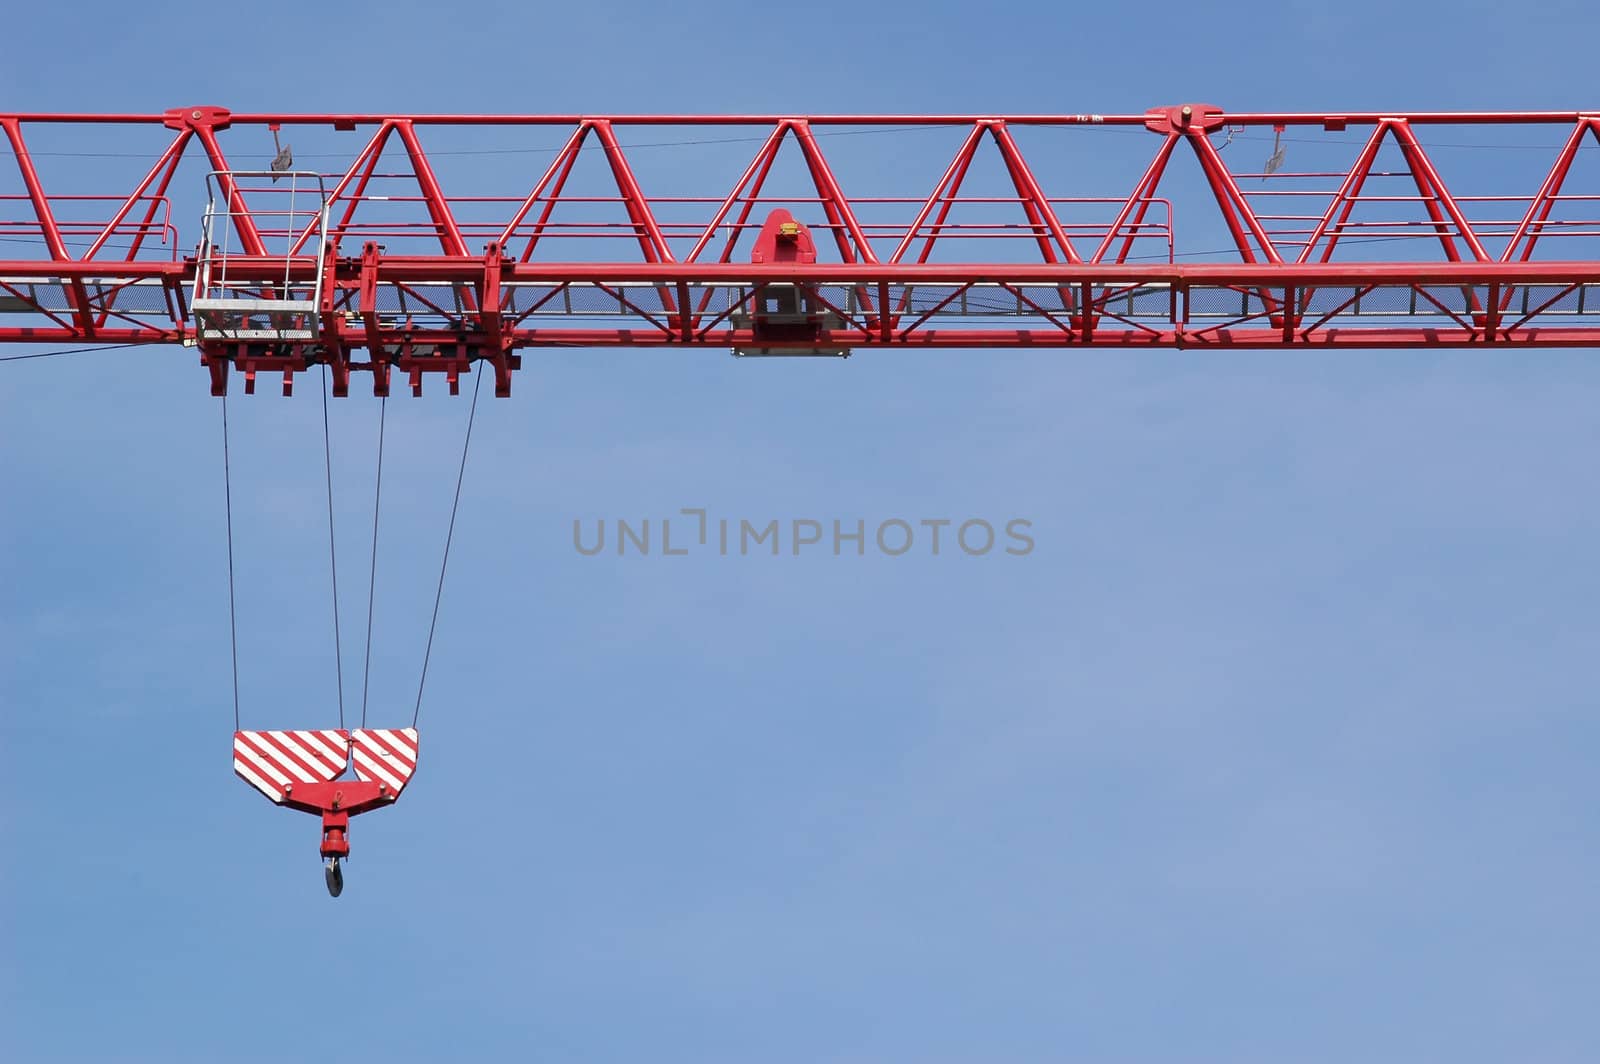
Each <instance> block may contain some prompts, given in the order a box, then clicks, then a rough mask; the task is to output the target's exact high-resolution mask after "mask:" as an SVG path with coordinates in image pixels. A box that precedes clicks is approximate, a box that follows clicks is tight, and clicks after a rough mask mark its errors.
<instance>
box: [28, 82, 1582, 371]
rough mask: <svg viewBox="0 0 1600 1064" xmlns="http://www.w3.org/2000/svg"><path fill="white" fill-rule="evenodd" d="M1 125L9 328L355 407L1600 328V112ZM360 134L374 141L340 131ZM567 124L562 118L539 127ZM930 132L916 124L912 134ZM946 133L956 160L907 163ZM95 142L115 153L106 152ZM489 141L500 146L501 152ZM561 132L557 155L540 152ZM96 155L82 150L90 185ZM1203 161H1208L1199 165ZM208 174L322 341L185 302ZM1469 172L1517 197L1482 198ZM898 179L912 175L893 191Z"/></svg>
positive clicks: (278, 288)
mask: <svg viewBox="0 0 1600 1064" xmlns="http://www.w3.org/2000/svg"><path fill="white" fill-rule="evenodd" d="M272 127H276V128H281V129H284V130H288V131H291V132H292V133H293V138H294V141H295V147H296V149H297V151H300V152H302V153H304V154H303V155H302V159H303V160H314V161H315V165H316V166H317V169H318V172H319V173H320V174H321V180H322V181H323V182H324V184H325V187H326V188H327V189H329V190H331V191H330V192H329V194H328V196H329V198H328V222H327V247H326V252H325V254H318V251H319V230H318V227H317V224H316V223H315V222H313V223H312V224H310V225H307V224H305V222H304V219H303V215H296V214H295V213H293V212H292V211H285V210H283V209H281V207H280V206H279V204H280V203H281V200H282V197H283V194H284V190H283V189H282V188H280V187H278V186H277V185H276V184H275V183H272V184H268V183H266V182H265V181H263V180H260V179H253V178H250V177H248V176H235V175H236V174H240V175H243V172H244V171H247V170H249V169H250V168H251V166H252V165H255V164H256V163H257V162H258V160H259V158H260V157H261V154H262V150H261V149H262V147H263V145H264V144H265V143H266V141H265V134H266V131H267V130H268V129H269V128H272ZM669 128H672V129H677V130H679V133H678V139H676V140H671V141H668V142H667V144H670V145H671V146H672V147H673V148H674V150H675V152H676V155H675V156H674V158H675V159H677V160H680V161H681V162H682V163H683V165H675V166H674V167H672V168H671V169H670V170H669V171H666V172H660V171H657V172H652V171H651V170H650V169H649V164H650V163H651V162H652V161H654V160H656V159H659V158H660V156H659V155H653V154H652V153H651V150H652V149H654V148H660V147H664V146H667V145H664V144H662V143H661V138H662V137H663V136H664V133H663V131H664V130H667V129H669ZM0 129H3V131H4V140H3V143H4V144H5V145H6V146H8V148H9V150H10V153H11V155H12V159H11V160H7V159H5V158H4V157H3V156H0V240H3V243H0V342H28V343H47V342H70V343H107V344H115V343H129V342H137V341H149V342H186V343H193V344H197V346H198V347H199V348H200V351H199V354H200V358H201V361H202V362H203V363H204V364H205V365H206V366H207V367H209V370H210V374H211V380H212V387H213V390H214V391H223V390H225V389H226V388H227V387H228V385H229V382H230V380H231V379H232V378H233V377H235V376H237V377H239V378H241V379H242V380H243V382H244V386H245V389H246V390H247V391H250V390H253V388H254V385H255V383H256V381H257V379H258V377H259V376H260V375H261V374H264V373H265V374H269V375H272V376H275V377H276V376H281V377H282V379H283V382H284V387H285V389H286V390H287V388H288V387H290V386H291V384H292V381H293V379H294V377H295V375H296V374H298V373H299V372H302V371H304V370H305V369H307V368H310V367H313V366H316V365H318V364H324V363H325V364H328V365H329V366H330V367H331V368H332V370H333V377H334V381H335V391H336V392H337V393H338V394H345V393H346V392H347V391H348V387H349V380H350V376H351V373H352V372H353V371H364V372H370V373H371V374H372V379H373V386H374V388H375V390H377V391H379V392H380V393H387V391H388V389H389V386H390V377H391V374H392V373H393V372H394V371H398V372H400V373H401V374H403V375H404V376H405V377H406V379H407V381H408V382H409V383H410V385H411V387H412V389H413V391H414V392H416V391H420V389H421V387H422V384H423V381H424V379H425V377H426V376H427V375H428V374H430V373H438V374H442V375H444V377H445V379H446V380H447V381H448V382H449V383H450V385H451V386H452V390H454V389H455V387H456V386H457V384H458V382H459V378H460V375H461V374H462V373H464V372H469V371H470V369H471V367H472V365H473V364H474V363H475V362H478V361H480V360H486V361H488V362H489V363H490V364H491V366H492V368H493V371H494V374H495V383H496V392H497V394H500V395H507V394H509V393H510V388H511V381H512V377H513V373H514V371H515V370H516V369H517V368H518V365H519V359H518V355H517V352H518V351H519V350H521V349H523V348H528V347H540V346H583V347H618V346H639V347H644V346H649V347H658V346H659V347H717V348H735V349H750V348H762V349H768V350H772V351H778V350H782V349H783V348H785V347H794V348H796V349H813V348H817V349H838V350H851V349H873V348H884V347H952V348H960V347H1048V348H1069V347H1085V346H1097V347H1179V348H1208V349H1209V348H1217V349H1226V348H1292V347H1461V346H1476V345H1494V346H1506V347H1549V346H1586V345H1597V344H1600V253H1597V252H1596V249H1597V248H1600V187H1595V186H1596V184H1597V183H1600V175H1597V173H1596V172H1595V170H1596V169H1600V168H1597V167H1593V166H1590V165H1589V164H1587V163H1586V162H1585V160H1586V159H1587V158H1588V156H1587V155H1586V154H1585V149H1590V153H1589V154H1591V155H1592V154H1593V149H1594V148H1595V146H1596V145H1600V111H1565V112H1557V111H1546V112H1525V113H1489V112H1469V113H1459V114H1439V113H1424V114H1401V113H1387V114H1386V113H1362V114H1357V113H1346V114H1337V113H1327V114H1293V113H1271V112H1246V113H1238V114H1234V113H1229V112H1226V111H1224V110H1222V109H1221V108H1218V107H1216V106H1212V105H1208V104H1189V105H1183V106H1175V107H1162V108H1155V109H1152V110H1150V111H1147V112H1144V113H1140V114H1121V115H1085V114H1077V115H1016V116H1002V115H977V116H974V115H890V116H866V115H715V116H694V115H614V116H592V115H591V116H583V115H544V116H500V115H415V116H392V115H391V116H382V115H341V114H318V115H279V114H232V113H230V112H229V111H227V110H225V109H223V108H218V107H193V108H177V109H174V110H171V111H168V112H165V113H163V114H159V115H139V114H113V115H95V114H60V115H46V114H0ZM355 130H366V131H368V135H367V136H366V138H365V139H363V140H359V141H357V142H355V143H350V142H349V141H347V140H344V139H341V138H342V137H343V135H344V134H347V133H349V132H350V131H355ZM97 131H98V132H97ZM107 131H109V132H107ZM541 131H544V132H545V133H557V134H559V140H557V141H556V143H554V144H552V145H550V146H549V148H548V149H545V148H537V149H535V148H529V147H528V146H527V145H528V140H527V138H528V137H529V136H531V135H537V134H539V133H540V132H541ZM1251 131H1256V135H1257V138H1258V139H1257V140H1256V143H1257V144H1259V143H1260V139H1259V138H1260V137H1265V139H1266V141H1267V142H1268V143H1271V142H1272V138H1273V132H1274V131H1282V132H1283V133H1284V135H1285V136H1286V137H1287V138H1288V140H1289V145H1288V146H1289V156H1290V158H1293V159H1299V158H1314V159H1315V160H1317V163H1316V164H1314V165H1313V166H1312V167H1311V168H1310V169H1307V168H1304V167H1302V168H1301V169H1300V170H1294V171H1284V170H1278V169H1277V167H1276V165H1274V166H1272V167H1268V168H1267V169H1268V170H1273V171H1275V172H1271V173H1266V172H1259V171H1258V170H1257V169H1256V168H1255V165H1254V160H1253V159H1251V158H1249V157H1245V158H1241V150H1242V149H1241V145H1240V144H1239V143H1235V135H1236V134H1240V133H1243V135H1244V137H1245V140H1246V143H1248V142H1249V138H1250V137H1251V135H1252V133H1251ZM913 135H914V136H915V137H920V138H921V139H920V140H914V141H907V140H905V139H903V138H905V137H908V136H913ZM936 135H937V136H945V137H947V138H948V141H949V144H950V147H949V148H947V149H944V150H943V151H934V152H932V153H931V154H930V153H929V152H927V151H926V150H921V149H920V148H919V150H918V151H917V152H914V153H908V152H906V151H905V150H903V149H904V146H905V145H907V144H914V145H916V146H926V145H929V144H933V143H934V140H935V138H936ZM97 136H108V137H112V138H114V139H115V140H116V142H117V145H118V149H117V150H116V151H108V152H106V153H105V154H106V161H102V160H94V161H92V162H90V163H87V164H86V163H84V162H83V161H82V157H83V156H94V155H95V154H96V147H97V144H98V141H97V139H96V137H97ZM139 137H148V139H147V140H146V141H145V142H144V143H145V144H146V146H147V148H148V150H147V152H146V153H145V154H144V155H142V156H140V155H139V153H138V152H128V151H125V150H123V146H124V145H127V144H131V143H132V141H133V140H135V139H137V138H139ZM318 137H321V138H322V140H321V141H317V139H316V138H318ZM450 137H455V138H456V139H457V140H458V141H459V140H461V139H462V138H464V137H465V138H471V139H469V140H468V143H469V145H470V146H469V147H468V148H467V149H466V151H468V152H477V153H479V154H494V153H502V154H505V155H507V156H508V158H509V159H510V161H509V162H506V161H502V163H501V164H500V165H498V166H497V167H495V168H494V170H493V174H494V175H495V176H494V181H495V183H496V184H498V185H500V186H501V191H503V192H504V193H505V194H504V195H482V194H478V192H477V189H478V188H479V187H481V185H482V184H483V180H478V179H477V171H473V170H466V171H464V170H463V168H462V167H461V166H460V165H459V163H458V160H456V159H455V157H454V156H455V155H456V154H457V152H456V151H455V150H453V149H442V148H440V147H439V146H438V144H439V143H440V141H441V140H443V139H446V138H450ZM1441 137H1443V138H1445V139H1446V141H1447V142H1446V143H1441V142H1440V139H1439V138H1441ZM490 138H499V139H497V140H493V144H494V145H495V146H494V147H489V148H484V147H483V146H482V145H484V144H485V143H489V140H490ZM744 139H748V140H749V141H750V142H751V143H752V144H753V145H755V154H754V155H753V156H743V155H742V153H739V154H740V159H739V160H738V161H737V162H734V163H732V164H730V163H729V162H728V161H727V160H726V158H725V157H724V156H725V155H726V151H727V149H726V148H722V149H719V148H718V146H719V145H726V144H727V143H728V142H729V141H730V140H744ZM308 141H310V142H311V143H309V144H308ZM1462 142H1467V143H1466V145H1465V146H1471V144H1474V143H1476V144H1479V145H1481V146H1485V147H1495V148H1507V147H1514V148H1519V149H1521V150H1522V154H1521V155H1520V156H1519V157H1520V158H1523V159H1530V160H1533V161H1534V162H1535V164H1536V170H1535V171H1533V172H1531V173H1529V174H1527V175H1511V174H1509V172H1507V173H1501V172H1500V171H1501V170H1505V169H1506V167H1504V166H1503V165H1502V164H1501V162H1500V161H1501V160H1505V159H1507V158H1509V157H1510V153H1506V152H1494V153H1487V154H1485V153H1479V154H1478V155H1477V156H1476V157H1474V158H1470V159H1468V160H1466V161H1467V162H1468V163H1470V165H1462V164H1463V158H1462V156H1460V155H1452V156H1450V157H1449V159H1448V160H1446V159H1445V155H1446V153H1447V152H1449V151H1451V150H1455V149H1457V148H1459V147H1462V146H1463V144H1462ZM1508 142H1512V143H1508ZM1180 144H1182V145H1184V146H1185V147H1184V150H1182V151H1181V152H1180V151H1179V146H1180ZM40 145H44V146H45V147H41V146H40ZM506 145H509V146H506ZM884 146H889V147H890V148H891V149H892V150H890V151H887V152H885V151H883V150H882V148H883V147H884ZM308 147H309V148H310V151H309V152H308V151H307V148H308ZM322 147H327V148H328V150H326V151H323V150H320V149H321V148H322ZM46 149H48V150H46ZM533 151H548V153H549V156H550V158H549V159H548V160H543V159H541V160H540V161H539V164H538V165H537V166H536V167H535V168H534V170H533V171H532V172H526V173H524V172H523V170H522V169H521V167H522V163H523V162H524V159H523V156H525V155H527V154H529V153H530V152H533ZM734 151H736V152H737V151H738V149H734ZM874 151H876V154H874ZM719 152H720V154H719ZM519 153H520V154H519ZM130 155H131V156H135V157H136V162H135V163H134V164H130V166H129V173H128V174H127V176H126V178H125V179H124V178H123V177H122V176H112V173H111V171H112V170H113V169H114V167H113V166H112V164H111V162H110V161H109V160H111V159H115V158H121V157H125V156H130ZM700 156H704V161H700V159H699V157H700ZM1191 156H1192V158H1193V159H1194V163H1184V162H1180V160H1183V159H1187V158H1189V157H1191ZM64 157H65V158H75V159H77V160H78V161H76V162H73V163H61V162H59V161H58V160H59V159H60V158H64ZM713 157H715V158H713ZM785 159H787V160H788V164H787V171H786V163H785ZM1386 159H1387V160H1389V161H1387V162H1385V160H1386ZM1328 160H1331V161H1328ZM1485 160H1493V162H1492V163H1491V164H1490V165H1487V166H1486V165H1482V164H1483V163H1484V161H1485ZM586 161H588V162H589V163H590V164H591V165H587V166H586V165H585V164H586ZM1447 162H1448V165H1447V164H1446V163H1447ZM594 163H598V166H596V165H592V164H594ZM1113 163H1115V165H1112V164H1113ZM67 166H74V167H76V168H77V172H74V173H71V174H70V175H67V176H70V178H71V181H70V183H69V184H63V181H64V178H63V176H62V170H63V168H64V167H67ZM90 166H92V167H93V169H92V170H88V171H87V172H85V170H86V167H90ZM1184 166H1189V167H1191V168H1195V169H1193V170H1192V171H1191V173H1190V174H1188V175H1185V174H1182V173H1180V172H1179V171H1180V169H1181V168H1182V167H1184ZM1586 166H1588V167H1589V168H1588V169H1585V167H1586ZM197 168H198V169H197ZM985 168H987V170H988V174H987V176H985V174H984V171H985ZM211 171H214V172H217V174H218V177H217V178H216V179H215V180H216V184H217V187H218V189H219V190H220V194H221V196H222V197H223V199H224V200H225V202H226V205H227V206H228V207H229V208H231V211H232V216H231V218H230V225H231V228H230V229H229V232H228V233H227V234H226V235H227V237H228V240H229V247H230V252H229V255H228V258H227V263H226V281H225V283H224V284H223V286H222V288H221V295H222V296H223V297H225V298H238V299H249V298H254V299H278V300H285V299H287V300H293V299H298V298H309V293H310V292H311V291H312V290H313V288H314V287H315V285H316V284H317V282H318V281H319V279H320V281H321V286H322V287H321V300H322V302H321V305H320V306H319V307H318V309H317V315H316V318H317V328H316V331H315V334H314V336H313V338H312V339H310V340H295V341H293V342H288V341H281V340H270V339H269V340H261V339H259V338H256V339H248V340H247V339H236V338H231V337H222V336H214V335H213V336H209V337H206V336H200V335H199V334H198V333H197V330H196V327H195V324H194V322H193V320H192V315H191V311H190V308H189V304H190V301H191V299H192V298H193V297H194V296H195V294H196V293H195V290H194V289H195V284H196V278H197V272H198V263H199V252H198V251H197V250H196V249H195V247H194V245H195V241H196V236H195V234H196V232H197V228H198V227H197V226H195V227H191V225H190V224H189V223H188V222H184V223H183V224H181V225H180V224H175V223H174V222H173V220H172V219H173V216H174V214H175V215H176V216H177V217H178V218H179V219H180V220H181V219H186V218H194V219H196V220H198V218H199V215H200V212H201V207H202V204H201V202H200V199H199V195H200V192H201V186H203V185H204V180H203V178H204V173H205V172H211ZM102 172H104V173H105V175H106V176H105V183H104V186H103V187H99V186H97V185H96V182H95V180H93V178H94V175H96V174H100V173H102ZM719 173H725V174H726V175H727V176H726V178H719V177H718V174H719ZM196 175H198V178H197V176H196ZM684 175H692V181H693V182H698V183H699V184H698V186H697V187H695V189H694V191H695V193H696V194H694V195H678V194H666V193H665V192H664V191H663V186H664V185H665V183H666V182H667V181H668V180H669V179H671V180H673V181H674V183H676V184H683V183H684V182H686V181H689V180H690V179H689V178H686V177H685V176H684ZM863 175H866V176H865V177H863ZM484 180H487V178H485V179H484ZM1474 181H1476V182H1477V184H1479V185H1487V186H1488V190H1487V191H1478V190H1474V192H1473V194H1466V193H1464V191H1463V190H1464V189H1465V188H1467V187H1468V186H1469V185H1471V184H1472V183H1473V182H1474ZM469 182H472V183H471V185H470V189H469V187H468V186H469ZM1397 182H1398V185H1397ZM869 185H870V186H871V187H872V190H873V191H874V192H876V191H877V190H879V189H888V191H889V192H890V194H888V195H878V194H872V195H868V194H866V190H867V186H869ZM1130 185H1131V188H1130ZM1396 187H1399V188H1400V189H1401V192H1400V193H1399V194H1397V193H1395V191H1394V189H1395V188H1396ZM295 210H300V211H303V204H301V205H299V206H297V207H296V208H295ZM286 219H287V220H286ZM774 219H777V221H774ZM785 222H790V223H793V224H794V226H795V227H796V229H795V233H794V234H793V235H792V237H786V236H784V234H783V232H782V228H783V225H784V223H785ZM774 226H776V227H777V228H774ZM180 232H181V233H183V234H185V236H184V237H183V238H180V236H179V234H180ZM186 251H187V253H186ZM801 252H804V253H801ZM785 292H787V293H789V294H791V295H799V296H801V297H803V302H804V303H805V305H806V306H807V307H808V308H811V309H810V312H809V316H808V318H807V321H806V323H805V327H804V328H796V327H794V323H793V322H792V321H791V322H789V323H787V324H784V323H781V322H777V321H775V320H774V319H773V318H772V317H771V315H770V314H768V313H765V312H763V311H762V309H761V308H762V306H763V305H764V303H763V301H764V300H767V301H769V302H768V303H766V304H765V305H768V306H770V305H772V304H771V303H770V300H772V299H774V298H776V296H777V295H778V294H781V293H785ZM209 294H210V295H213V296H214V295H216V294H217V293H215V292H213V293H209ZM780 326H781V327H780Z"/></svg>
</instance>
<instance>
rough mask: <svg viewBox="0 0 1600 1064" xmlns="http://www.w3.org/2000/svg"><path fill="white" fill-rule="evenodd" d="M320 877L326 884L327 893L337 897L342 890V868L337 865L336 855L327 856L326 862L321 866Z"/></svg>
mask: <svg viewBox="0 0 1600 1064" xmlns="http://www.w3.org/2000/svg"><path fill="white" fill-rule="evenodd" d="M322 878H323V879H324V880H325V881H326V882H327V884H328V893H329V894H331V895H332V896H333V897H335V898H337V897H338V896H339V895H340V893H341V892H343V890H344V869H342V868H340V867H339V859H338V858H337V857H330V858H328V863H327V864H325V865H324V866H323V868H322Z"/></svg>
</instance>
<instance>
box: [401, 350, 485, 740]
mask: <svg viewBox="0 0 1600 1064" xmlns="http://www.w3.org/2000/svg"><path fill="white" fill-rule="evenodd" d="M482 384H483V362H482V361H479V363H478V368H477V370H476V371H475V372H474V373H473V378H472V407H471V409H469V410H468V411H467V437H466V439H465V440H463V441H462V443H461V468H460V469H459V470H457V471H456V497H455V502H453V503H451V505H450V529H449V531H448V532H446V533H445V537H444V560H443V561H442V562H440V563H439V587H438V590H436V591H435V592H434V595H433V620H431V621H429V622H428V647H427V649H426V650H424V651H423V653H422V679H421V680H419V681H418V682H417V706H416V708H415V709H414V710H412V712H411V727H413V728H415V727H416V726H417V718H418V717H419V716H421V714H422V688H423V685H424V684H426V683H427V682H428V659H429V658H431V657H432V656H433V632H434V628H435V627H437V626H438V624H439V602H440V600H441V599H442V598H444V572H445V567H446V566H448V565H449V564H450V541H451V540H452V539H454V538H455V534H456V511H457V510H458V509H460V507H461V482H462V480H463V479H465V477H466V475H467V449H468V448H470V447H471V446H472V423H473V421H474V419H476V417H477V415H478V391H479V389H480V386H481V385H482Z"/></svg>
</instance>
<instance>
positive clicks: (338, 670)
mask: <svg viewBox="0 0 1600 1064" xmlns="http://www.w3.org/2000/svg"><path fill="white" fill-rule="evenodd" d="M322 462H323V468H324V469H325V470H326V471H327V474H328V568H329V570H330V571H331V572H332V574H333V669H334V676H335V678H336V680H337V682H338V684H339V729H340V730H341V731H343V730H344V649H343V647H342V646H341V645H340V641H339V563H338V561H337V551H335V550H334V537H333V443H332V441H331V439H330V437H329V433H328V366H327V363H323V366H322Z"/></svg>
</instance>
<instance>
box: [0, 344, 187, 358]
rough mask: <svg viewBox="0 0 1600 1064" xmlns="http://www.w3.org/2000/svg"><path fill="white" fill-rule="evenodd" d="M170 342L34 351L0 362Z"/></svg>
mask: <svg viewBox="0 0 1600 1064" xmlns="http://www.w3.org/2000/svg"><path fill="white" fill-rule="evenodd" d="M171 342H172V341H171V340H141V341H140V342H138V343H133V344H110V345H108V346H105V347H101V346H99V345H96V346H94V347H73V348H69V349H68V350H65V351H35V352H33V353H32V354H27V355H5V356H0V362H21V361H23V360H25V359H30V358H55V357H56V356H57V355H86V354H89V353H90V352H91V351H121V350H123V349H124V348H128V347H160V346H162V345H163V344H169V343H171Z"/></svg>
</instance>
